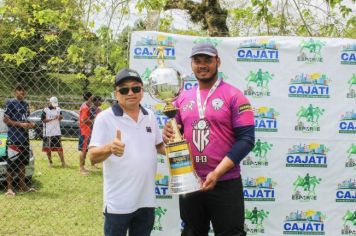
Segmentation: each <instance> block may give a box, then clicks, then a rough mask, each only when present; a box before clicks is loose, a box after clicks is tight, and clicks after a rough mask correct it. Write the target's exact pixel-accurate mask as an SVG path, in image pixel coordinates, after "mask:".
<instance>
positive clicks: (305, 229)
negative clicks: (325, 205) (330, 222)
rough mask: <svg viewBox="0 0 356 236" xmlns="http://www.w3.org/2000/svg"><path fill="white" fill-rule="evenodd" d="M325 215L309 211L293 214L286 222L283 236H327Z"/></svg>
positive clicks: (287, 217)
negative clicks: (288, 235) (284, 235)
mask: <svg viewBox="0 0 356 236" xmlns="http://www.w3.org/2000/svg"><path fill="white" fill-rule="evenodd" d="M325 218H326V217H325V214H323V213H322V212H321V211H316V210H312V209H311V210H307V211H296V212H291V213H290V214H289V215H288V216H286V219H285V221H284V225H283V234H295V235H325V231H324V228H325V226H324V221H325Z"/></svg>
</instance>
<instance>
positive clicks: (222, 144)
mask: <svg viewBox="0 0 356 236" xmlns="http://www.w3.org/2000/svg"><path fill="white" fill-rule="evenodd" d="M196 91H197V88H193V89H191V90H188V91H183V92H182V93H181V94H180V96H179V97H178V98H177V100H176V101H175V106H176V107H178V108H179V113H178V114H177V116H176V119H177V122H178V123H179V124H183V127H184V138H185V139H186V140H187V141H188V142H189V143H190V148H191V151H192V157H193V161H194V162H195V167H196V171H197V174H198V175H199V176H200V177H201V178H202V179H203V180H205V178H206V176H207V174H208V173H209V172H211V171H213V170H214V169H215V167H216V166H217V165H218V164H219V163H220V161H221V160H222V159H223V158H224V157H225V156H226V154H227V153H228V152H229V151H230V149H231V147H232V144H233V143H234V142H235V137H234V133H233V128H235V127H241V126H247V125H254V119H253V111H252V109H251V105H250V102H249V101H248V99H247V98H246V97H245V96H244V95H243V93H242V92H241V91H240V90H239V89H237V88H235V87H233V86H231V85H229V84H227V83H225V82H224V81H221V83H220V85H219V86H218V87H217V89H216V90H215V92H214V93H213V94H212V95H211V96H210V97H209V99H208V101H207V105H206V110H205V122H204V121H200V118H199V111H198V106H197V101H196ZM208 93H209V89H206V90H200V94H201V103H202V105H203V104H204V101H205V98H206V97H207V95H208ZM199 121H200V122H199ZM239 176H240V166H239V165H236V166H235V167H234V168H233V169H231V170H230V171H229V172H227V173H226V174H225V175H223V176H222V177H221V179H220V180H227V179H233V178H237V177H239Z"/></svg>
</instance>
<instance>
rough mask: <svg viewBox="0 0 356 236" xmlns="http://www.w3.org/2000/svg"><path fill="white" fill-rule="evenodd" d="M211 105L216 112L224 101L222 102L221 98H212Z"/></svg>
mask: <svg viewBox="0 0 356 236" xmlns="http://www.w3.org/2000/svg"><path fill="white" fill-rule="evenodd" d="M211 105H212V107H213V108H214V110H215V111H218V110H220V109H221V108H222V106H223V105H224V100H222V99H221V98H214V99H213V100H212V101H211Z"/></svg>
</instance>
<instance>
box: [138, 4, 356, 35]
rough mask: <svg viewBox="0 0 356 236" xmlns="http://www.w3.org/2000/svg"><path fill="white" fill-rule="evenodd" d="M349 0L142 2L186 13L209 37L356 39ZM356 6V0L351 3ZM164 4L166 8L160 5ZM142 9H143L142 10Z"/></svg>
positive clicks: (355, 21) (146, 5) (355, 20)
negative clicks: (263, 36)
mask: <svg viewBox="0 0 356 236" xmlns="http://www.w3.org/2000/svg"><path fill="white" fill-rule="evenodd" d="M348 1H349V0H314V1H311V0H243V1H234V0H201V1H200V2H197V1H193V0H139V1H138V2H139V4H140V7H141V8H149V9H156V11H157V10H158V11H160V12H161V11H164V10H171V9H180V10H184V11H186V13H187V14H188V16H189V18H190V20H191V21H192V22H193V23H194V24H196V25H201V29H202V30H204V31H205V30H206V31H207V35H209V36H214V37H216V36H250V35H291V36H292V35H298V36H326V37H351V38H355V37H356V17H355V16H354V15H352V14H351V13H352V12H353V11H355V10H356V9H355V6H352V5H350V4H347V2H348ZM351 1H352V3H355V2H356V1H355V0H351ZM161 5H163V6H161ZM142 6H143V7H142ZM160 7H161V8H160Z"/></svg>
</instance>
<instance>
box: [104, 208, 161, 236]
mask: <svg viewBox="0 0 356 236" xmlns="http://www.w3.org/2000/svg"><path fill="white" fill-rule="evenodd" d="M104 215H105V222H104V234H105V236H126V235H127V231H129V235H130V236H150V235H151V231H152V229H153V224H154V221H155V208H153V207H146V208H139V209H138V210H136V211H134V212H132V213H129V214H110V213H107V212H106V213H104Z"/></svg>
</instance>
